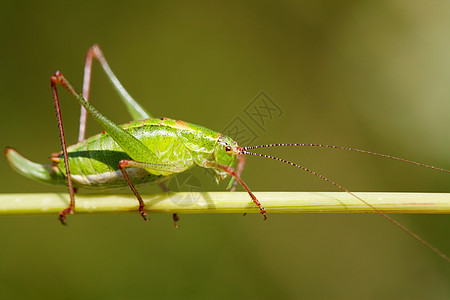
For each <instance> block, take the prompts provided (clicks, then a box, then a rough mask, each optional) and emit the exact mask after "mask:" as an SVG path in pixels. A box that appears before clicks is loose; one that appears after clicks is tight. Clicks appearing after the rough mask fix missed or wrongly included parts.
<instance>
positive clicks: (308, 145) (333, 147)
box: [242, 144, 450, 173]
mask: <svg viewBox="0 0 450 300" xmlns="http://www.w3.org/2000/svg"><path fill="white" fill-rule="evenodd" d="M290 146H298V147H321V148H332V149H339V150H348V151H354V152H360V153H366V154H370V155H375V156H380V157H385V158H389V159H394V160H398V161H402V162H405V163H408V164H413V165H416V166H420V167H424V168H428V169H433V170H436V171H441V172H445V173H450V170H446V169H442V168H438V167H435V166H432V165H427V164H423V163H419V162H416V161H412V160H408V159H404V158H400V157H396V156H392V155H387V154H381V153H376V152H372V151H367V150H361V149H355V148H349V147H340V146H333V145H321V144H267V145H259V146H250V147H242V148H243V149H244V150H249V149H257V148H268V147H290Z"/></svg>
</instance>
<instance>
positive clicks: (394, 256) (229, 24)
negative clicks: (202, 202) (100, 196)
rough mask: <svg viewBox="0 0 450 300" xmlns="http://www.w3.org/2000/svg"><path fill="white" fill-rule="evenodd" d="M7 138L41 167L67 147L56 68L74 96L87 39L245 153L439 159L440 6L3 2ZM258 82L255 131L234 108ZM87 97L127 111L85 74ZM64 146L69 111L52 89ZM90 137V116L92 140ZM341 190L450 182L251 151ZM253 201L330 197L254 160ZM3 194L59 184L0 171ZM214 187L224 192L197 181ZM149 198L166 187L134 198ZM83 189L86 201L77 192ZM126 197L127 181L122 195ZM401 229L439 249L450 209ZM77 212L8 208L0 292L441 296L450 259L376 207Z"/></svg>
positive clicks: (448, 50)
mask: <svg viewBox="0 0 450 300" xmlns="http://www.w3.org/2000/svg"><path fill="white" fill-rule="evenodd" d="M0 3H1V4H0V20H1V21H0V22H1V24H0V25H1V26H0V33H1V37H2V39H1V47H0V95H1V103H2V112H3V113H2V118H0V128H1V139H0V140H1V143H2V145H1V146H2V147H5V146H14V147H15V148H17V149H18V150H20V151H21V152H22V153H23V154H24V155H25V156H27V157H29V158H31V159H32V160H35V161H38V162H45V161H46V158H47V157H48V156H49V155H50V153H51V152H55V151H59V150H60V145H59V137H58V130H57V125H56V118H55V115H54V109H53V103H52V100H51V93H50V85H49V77H50V75H51V74H52V73H53V72H54V71H55V70H57V69H59V70H61V71H62V72H63V73H64V74H65V75H66V76H67V78H68V79H69V80H70V81H71V82H72V83H73V84H74V85H75V86H76V87H78V88H79V89H81V85H82V73H83V65H84V55H85V51H86V50H87V49H88V48H89V47H90V46H91V45H93V44H94V43H98V44H99V45H100V46H101V47H102V49H103V52H104V53H105V55H106V58H107V59H108V61H109V63H110V65H111V67H112V69H113V70H114V72H115V73H116V75H117V76H118V77H119V79H120V80H121V81H122V83H123V85H124V86H125V87H126V88H127V89H128V91H129V92H130V94H131V95H133V96H134V97H135V98H136V99H137V100H138V101H139V102H140V103H142V104H143V106H144V107H146V108H147V109H148V110H149V111H150V112H151V113H152V114H154V115H155V116H158V117H159V116H161V117H171V118H175V119H181V120H184V121H188V122H193V123H197V124H200V125H203V126H206V127H208V128H211V129H215V130H218V131H220V130H221V129H223V128H225V127H226V126H227V125H228V124H230V122H232V121H233V120H234V119H235V118H236V117H241V118H242V120H243V121H244V122H246V124H247V125H248V126H252V128H253V130H254V132H255V134H256V135H257V136H258V138H257V140H256V141H255V142H254V143H255V144H261V143H277V142H298V143H326V144H336V145H342V146H350V147H357V148H363V149H368V150H372V151H376V152H382V153H388V154H392V155H397V156H401V157H404V158H408V159H413V160H417V161H421V162H425V163H430V164H434V165H438V166H440V167H443V168H447V169H449V168H450V155H449V154H450V152H449V149H450V136H449V129H450V124H449V122H448V120H449V114H450V84H449V82H450V38H449V36H450V2H448V1H427V2H423V3H420V2H414V3H413V2H411V1H401V0H398V1H397V0H394V1H338V2H337V1H292V0H284V1H276V2H270V1H224V2H207V1H190V2H189V3H187V2H183V1H179V2H177V1H175V2H173V1H172V2H170V3H168V2H167V1H148V2H146V3H144V1H126V2H124V1H76V2H75V1H72V3H69V2H67V3H66V1H59V2H54V1H52V2H50V1H28V2H27V1H5V0H3V1H1V2H0ZM262 90H263V91H265V92H266V93H267V94H268V95H269V96H270V98H271V99H272V100H273V101H274V102H275V103H276V104H277V105H278V106H279V107H280V108H282V109H283V111H284V113H283V114H282V116H281V117H279V118H274V119H272V120H269V121H268V122H267V124H266V126H265V127H264V130H261V129H260V128H258V127H255V124H254V123H252V121H251V120H249V119H248V117H247V116H246V115H245V112H244V109H245V107H246V106H247V105H248V104H249V103H251V101H252V100H253V99H254V98H255V97H256V96H257V95H258V93H259V92H260V91H262ZM91 99H92V101H93V103H95V105H96V106H97V108H98V109H99V110H100V111H102V112H104V113H105V114H106V115H107V116H109V117H110V118H111V119H113V120H114V121H116V122H118V123H124V122H127V121H129V116H128V115H127V113H126V112H125V110H124V107H123V106H122V104H121V103H120V101H119V100H118V97H117V95H116V94H115V92H114V91H113V89H112V88H111V86H110V84H109V82H108V81H107V79H106V77H105V75H104V74H103V72H102V71H101V70H100V68H99V65H98V64H97V63H95V65H94V73H93V85H92V93H91ZM62 101H63V102H62V111H63V118H64V125H65V129H66V134H67V139H68V142H69V143H73V142H75V141H76V137H77V130H78V118H79V107H78V106H77V105H76V103H75V101H73V100H72V99H71V98H70V97H69V96H68V95H67V93H63V94H62ZM98 131H99V127H98V126H97V125H96V124H95V123H94V122H93V121H92V119H89V120H88V132H89V134H94V133H96V132H98ZM261 152H265V153H271V154H274V155H277V156H281V157H284V158H287V159H291V160H293V161H295V162H297V163H300V164H303V165H304V166H306V167H309V168H311V169H313V170H316V171H317V172H319V173H323V174H324V175H326V176H328V177H330V178H332V179H334V180H336V181H337V182H338V183H340V184H342V185H343V186H345V187H347V188H349V189H350V190H352V191H399V192H401V191H411V192H450V186H449V184H448V183H449V177H448V175H445V174H440V173H438V172H434V171H431V170H427V169H422V168H418V167H414V166H409V165H405V164H402V163H399V162H393V161H388V160H382V159H380V158H376V157H367V156H364V155H361V154H358V153H342V152H339V151H329V150H320V149H270V151H261ZM247 162H248V163H247V168H246V170H245V172H244V176H243V177H244V180H245V181H246V182H247V184H248V185H249V186H250V187H251V188H252V189H253V190H254V191H335V189H334V187H333V186H330V185H328V184H326V183H324V182H322V181H320V180H319V179H317V178H314V177H313V176H311V175H309V174H305V173H302V172H300V171H299V170H297V169H295V168H292V167H289V166H287V165H284V164H280V163H278V162H275V161H268V160H264V159H262V158H257V157H250V158H248V161H247ZM0 164H1V175H0V176H1V180H0V191H1V192H5V193H23V192H65V190H66V189H65V188H58V187H50V186H45V185H41V184H39V183H35V182H32V181H30V180H28V179H26V178H23V177H21V176H19V175H18V174H16V173H15V172H14V171H13V170H11V169H10V168H9V167H8V166H7V164H6V162H5V160H4V159H1V160H0ZM193 174H194V175H195V176H197V177H198V178H199V179H200V180H201V182H202V188H203V189H204V190H207V191H214V190H217V191H222V190H224V189H225V187H226V183H225V182H224V183H222V184H221V185H219V186H217V185H215V184H213V183H211V181H210V178H209V177H208V176H207V175H205V174H204V173H203V172H202V170H194V171H193ZM140 190H141V191H142V192H143V193H150V192H158V189H157V188H156V187H152V186H149V187H144V188H141V189H140ZM81 192H82V193H83V192H84V191H81ZM121 192H123V193H129V191H128V190H127V189H124V190H123V191H121ZM395 218H396V219H397V220H399V221H400V222H402V223H403V224H405V225H407V226H408V227H410V228H411V229H412V230H413V231H414V232H416V233H417V234H419V235H421V236H422V237H424V238H425V239H426V240H427V241H429V242H430V243H431V244H433V245H435V246H436V247H437V248H439V249H441V250H442V251H444V252H445V253H447V254H449V253H450V239H449V236H450V234H449V232H450V230H449V228H450V218H449V217H448V216H444V215H441V216H440V215H436V216H432V215H431V216H426V215H422V216H413V215H396V216H395ZM180 225H181V228H180V229H179V230H175V229H174V228H173V225H172V222H171V217H170V216H169V215H163V214H162V215H155V214H153V215H151V221H150V222H149V223H144V222H142V220H141V219H140V218H139V217H138V215H137V214H129V215H75V216H71V217H70V218H69V226H68V227H63V226H61V225H59V223H58V221H57V216H56V215H55V216H34V217H26V216H23V217H0V239H1V242H0V294H1V296H2V298H3V299H7V298H12V297H15V298H46V299H53V298H55V299H56V298H58V299H59V298H62V297H64V298H66V299H75V298H81V297H83V298H84V299H94V298H95V299H97V298H109V299H123V298H125V297H127V298H134V299H140V298H149V297H155V298H174V297H177V298H181V299H184V298H211V297H215V298H230V297H234V298H259V299H261V298H274V297H280V298H291V299H292V298H325V297H328V298H335V299H340V298H349V297H351V298H360V299H361V298H384V299H388V298H392V299H398V298H408V299H423V298H428V299H444V298H446V299H448V297H449V296H450V285H449V281H450V268H449V265H448V264H446V263H445V262H444V261H443V260H442V259H440V258H439V257H437V256H436V255H434V253H432V251H431V250H429V249H427V248H425V247H423V246H422V245H421V244H419V243H418V242H417V241H415V240H413V239H412V238H411V237H410V236H407V235H406V234H405V233H403V232H401V231H400V230H399V229H398V228H396V227H394V226H393V225H392V224H390V223H389V222H387V221H386V220H384V219H383V218H382V217H380V216H378V215H372V214H371V215H333V214H327V215H317V214H316V215H313V214H310V215H305V214H290V215H289V214H286V215H281V214H280V215H277V214H269V220H268V221H267V222H263V221H262V217H261V216H260V215H256V214H251V215H247V216H246V217H242V216H241V215H215V214H211V215H181V221H180Z"/></svg>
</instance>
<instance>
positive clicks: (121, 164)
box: [119, 160, 148, 221]
mask: <svg viewBox="0 0 450 300" xmlns="http://www.w3.org/2000/svg"><path fill="white" fill-rule="evenodd" d="M132 162H134V161H130V160H121V161H120V162H119V168H120V171H121V172H122V175H123V177H124V178H125V180H126V181H127V183H128V185H129V186H130V188H131V190H132V191H133V193H134V195H135V196H136V198H137V200H138V201H139V214H140V215H141V216H142V218H144V220H145V221H148V219H147V213H146V212H145V210H144V207H145V203H144V201H142V198H141V195H139V192H138V191H137V190H136V188H135V187H134V184H133V183H132V182H131V179H130V177H129V176H128V173H127V171H126V170H125V168H127V167H131V165H130V163H132Z"/></svg>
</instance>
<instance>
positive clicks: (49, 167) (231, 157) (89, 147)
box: [5, 45, 450, 262]
mask: <svg viewBox="0 0 450 300" xmlns="http://www.w3.org/2000/svg"><path fill="white" fill-rule="evenodd" d="M94 58H96V59H97V60H98V61H99V62H100V64H101V66H102V68H103V69H104V71H105V73H106V74H107V76H108V78H109V80H110V81H111V82H112V83H113V86H114V87H115V89H116V90H117V92H118V93H119V95H120V96H121V99H122V101H123V103H124V104H125V106H126V108H127V110H128V112H129V113H130V115H131V117H132V118H133V121H132V122H130V123H127V124H124V125H117V124H115V123H113V122H112V121H110V120H109V119H107V118H106V117H105V116H103V115H102V114H101V113H100V112H98V111H97V110H96V109H95V108H94V107H93V106H92V105H91V104H90V103H89V102H88V99H89V90H90V81H91V72H92V61H93V59H94ZM50 83H51V90H52V95H53V100H54V105H55V110H56V116H57V120H58V127H59V134H60V138H61V145H62V151H61V152H59V153H54V154H53V156H52V157H51V158H50V159H51V160H52V162H51V163H50V164H37V163H33V162H31V161H29V160H27V159H26V158H24V157H23V156H22V155H20V154H19V153H18V152H17V151H16V150H14V149H12V148H6V149H5V153H6V158H7V160H8V162H9V164H10V165H11V166H12V168H13V169H15V170H16V171H17V172H19V173H20V174H22V175H24V176H26V177H29V178H31V179H33V180H37V181H41V182H44V183H49V184H56V185H68V188H69V194H70V205H69V207H68V208H66V209H64V210H63V211H61V212H60V215H59V219H60V221H61V222H62V223H63V224H65V220H66V215H67V214H73V213H74V212H75V196H74V194H75V193H76V191H77V189H78V188H92V189H109V188H118V187H125V186H127V185H128V186H129V187H130V188H131V190H132V191H133V193H134V194H135V196H136V198H137V200H138V202H139V209H138V211H139V214H140V215H141V216H142V217H143V218H144V220H146V221H147V213H146V212H145V209H144V208H145V205H144V202H143V200H142V198H141V196H140V195H139V192H138V191H137V189H136V188H135V185H140V184H144V183H158V184H159V185H160V186H161V188H162V189H163V190H164V191H166V190H167V188H166V187H165V185H164V181H166V180H168V179H169V178H171V177H172V176H173V175H176V174H177V173H181V172H184V171H186V170H188V169H190V168H191V167H193V166H195V165H198V166H200V167H203V168H209V169H211V170H212V172H213V174H214V176H215V179H216V181H217V182H219V181H221V180H223V179H225V178H226V177H228V176H229V175H230V176H231V182H230V186H232V187H231V190H232V191H233V190H234V189H235V187H236V184H237V183H240V184H241V185H242V186H243V187H244V189H245V190H246V191H247V192H248V194H249V196H250V198H251V199H252V201H253V202H254V203H255V204H256V205H257V206H258V207H259V210H260V213H261V214H263V216H264V219H267V217H266V210H265V209H264V207H263V206H262V204H261V203H260V202H259V201H258V199H257V198H256V197H255V195H254V194H253V193H252V192H251V190H250V189H249V188H248V186H247V185H246V184H245V183H244V181H243V180H242V179H241V173H242V170H243V168H244V165H245V155H256V156H260V157H266V158H270V159H275V160H278V161H281V162H283V163H286V164H290V165H292V166H295V167H297V168H300V169H302V170H304V171H307V172H309V173H311V174H313V175H315V176H317V177H319V178H321V179H323V180H325V181H327V182H329V183H331V184H333V185H334V186H336V187H337V188H339V189H341V190H342V191H344V192H347V193H349V194H351V195H352V196H353V197H355V198H357V199H359V200H360V201H362V202H363V203H365V204H366V205H368V206H369V207H371V208H372V209H373V210H375V211H376V212H377V213H379V214H381V215H382V216H384V217H385V218H386V219H388V220H389V221H391V222H392V223H394V224H395V225H397V226H398V227H400V228H401V229H402V230H404V231H405V232H407V233H408V234H410V235H411V236H413V237H414V238H415V239H417V240H419V241H420V242H421V243H423V244H425V245H426V246H427V247H429V248H430V249H432V250H433V251H434V252H436V253H437V254H438V255H439V256H441V257H442V258H444V259H445V260H447V261H449V262H450V259H449V258H448V257H447V256H445V254H443V253H442V252H440V251H439V250H438V249H436V248H434V247H433V246H431V245H430V244H428V243H427V242H426V241H424V240H423V239H422V238H421V237H419V236H417V235H416V234H414V233H413V232H411V231H410V230H409V229H407V228H405V227H404V226H403V225H401V224H399V223H398V222H397V221H395V220H393V219H392V218H391V217H389V216H388V215H386V214H385V213H383V212H382V211H380V210H378V209H377V208H376V207H374V206H373V205H371V204H369V203H367V202H366V201H365V200H363V199H361V198H360V197H358V196H356V195H355V194H353V193H352V192H351V191H350V190H348V189H346V188H344V187H343V186H341V185H339V184H337V183H336V182H334V181H332V180H330V179H328V178H326V177H324V176H322V175H320V174H318V173H316V172H314V171H312V170H309V169H307V168H305V167H303V166H300V165H298V164H294V163H292V162H289V161H286V160H284V159H281V158H277V157H273V156H269V155H265V154H259V153H253V152H250V151H248V150H251V149H256V148H264V147H282V146H299V147H326V148H334V149H340V150H350V151H357V152H362V153H367V154H371V155H376V156H381V157H385V158H390V159H395V160H399V161H403V162H407V163H410V164H415V165H418V166H422V167H426V168H431V169H434V170H438V171H443V172H447V173H450V171H448V170H445V169H441V168H437V167H434V166H430V165H426V164H422V163H418V162H414V161H410V160H406V159H402V158H398V157H394V156H390V155H385V154H379V153H374V152H370V151H366V150H360V149H354V148H347V147H339V146H330V145H319V144H269V145H260V146H250V147H242V146H239V145H238V143H237V142H236V141H234V140H233V139H231V138H230V137H227V136H225V135H223V134H221V133H219V132H216V131H213V130H210V129H207V128H205V127H202V126H198V125H194V124H191V123H187V122H184V121H176V120H172V119H168V118H151V116H150V114H149V113H147V112H146V110H145V109H144V108H142V107H141V106H140V105H139V104H138V103H137V102H136V101H135V100H134V99H133V98H132V97H131V96H130V95H129V94H128V92H127V91H126V90H125V89H124V88H123V86H122V85H121V83H120V82H119V80H118V79H117V77H116V76H115V75H114V73H113V72H112V70H111V68H110V67H109V65H108V63H107V62H106V59H105V57H104V55H103V53H102V52H101V50H100V48H99V47H98V46H97V45H94V46H93V47H91V48H90V49H89V50H88V52H87V55H86V63H85V68H84V80H83V92H82V94H79V93H78V92H77V91H76V90H75V89H74V88H73V86H72V85H71V84H70V83H69V81H68V80H67V79H66V78H65V77H64V75H63V74H62V73H61V72H59V71H57V72H56V73H55V74H54V75H53V76H51V79H50ZM57 85H61V86H63V87H64V88H65V89H66V90H67V91H68V92H69V93H70V94H71V95H72V96H73V97H74V98H75V99H76V100H77V101H78V103H79V104H80V105H81V106H82V107H81V117H80V129H79V137H78V143H76V144H74V145H71V146H66V142H65V135H64V129H63V122H62V116H61V110H60V104H59V96H58V91H57ZM87 112H88V113H89V114H90V115H91V116H92V117H93V118H94V119H95V120H96V121H97V123H98V124H99V125H100V126H102V127H103V129H104V130H103V132H102V133H100V134H97V135H95V136H92V137H90V138H88V139H85V128H86V115H87ZM236 162H237V167H236V170H235V169H234V168H233V166H234V164H235V163H236ZM173 219H174V221H175V226H177V224H176V221H177V220H178V217H177V215H176V214H174V215H173Z"/></svg>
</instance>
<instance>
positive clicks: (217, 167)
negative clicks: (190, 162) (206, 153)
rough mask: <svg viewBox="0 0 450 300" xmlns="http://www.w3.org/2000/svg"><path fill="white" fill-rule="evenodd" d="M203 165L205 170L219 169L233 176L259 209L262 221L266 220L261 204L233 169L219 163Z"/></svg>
mask: <svg viewBox="0 0 450 300" xmlns="http://www.w3.org/2000/svg"><path fill="white" fill-rule="evenodd" d="M203 165H204V166H205V167H206V168H216V169H221V170H223V171H225V172H227V173H228V174H229V175H231V176H233V177H234V178H235V179H236V180H237V181H238V182H239V183H240V184H241V185H242V186H243V187H244V189H245V190H246V191H247V193H248V194H249V195H250V197H251V198H252V200H253V202H254V203H255V204H256V205H257V206H258V207H259V211H260V213H261V214H262V215H263V216H264V220H267V216H266V209H265V208H264V207H263V206H262V205H261V203H260V202H259V200H258V199H257V198H256V196H255V195H254V194H253V193H252V191H250V189H249V188H248V186H247V185H246V184H245V183H244V181H243V180H242V179H241V177H240V176H239V175H238V174H237V173H236V172H235V171H234V169H233V168H232V167H229V166H225V165H221V164H219V163H216V162H214V161H208V160H206V161H204V162H203Z"/></svg>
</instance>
